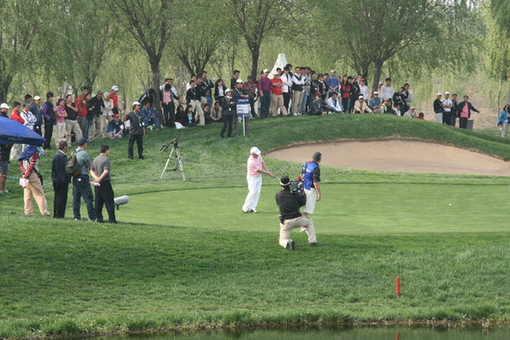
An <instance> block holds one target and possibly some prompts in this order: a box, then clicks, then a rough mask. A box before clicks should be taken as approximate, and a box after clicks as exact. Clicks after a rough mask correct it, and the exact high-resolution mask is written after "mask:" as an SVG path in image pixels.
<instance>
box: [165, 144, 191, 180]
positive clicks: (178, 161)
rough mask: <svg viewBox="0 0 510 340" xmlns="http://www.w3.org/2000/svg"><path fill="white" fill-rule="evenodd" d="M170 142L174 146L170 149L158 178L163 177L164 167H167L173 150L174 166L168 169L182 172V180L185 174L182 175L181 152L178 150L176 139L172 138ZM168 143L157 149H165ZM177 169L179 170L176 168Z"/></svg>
mask: <svg viewBox="0 0 510 340" xmlns="http://www.w3.org/2000/svg"><path fill="white" fill-rule="evenodd" d="M172 144H173V145H174V147H173V148H172V150H171V151H170V154H169V155H168V159H167V160H166V164H165V168H164V169H163V172H162V173H161V176H160V177H159V179H162V178H163V175H164V174H165V171H166V169H167V168H168V163H170V159H172V155H173V153H174V151H175V168H173V169H170V171H180V172H181V173H182V180H183V181H186V176H185V175H184V167H183V165H182V158H181V152H180V151H179V142H178V141H177V139H174V140H172ZM169 146H170V144H163V145H162V146H161V148H160V149H159V151H166V150H167V149H168V147H169ZM177 169H179V170H177Z"/></svg>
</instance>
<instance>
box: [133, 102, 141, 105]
mask: <svg viewBox="0 0 510 340" xmlns="http://www.w3.org/2000/svg"><path fill="white" fill-rule="evenodd" d="M135 105H142V104H140V102H133V104H132V105H131V106H135Z"/></svg>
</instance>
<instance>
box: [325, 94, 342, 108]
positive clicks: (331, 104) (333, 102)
mask: <svg viewBox="0 0 510 340" xmlns="http://www.w3.org/2000/svg"><path fill="white" fill-rule="evenodd" d="M327 104H328V110H329V111H331V112H336V113H343V111H344V110H343V109H342V105H341V104H340V101H339V100H338V93H336V92H333V94H332V95H331V97H329V99H328V101H327Z"/></svg>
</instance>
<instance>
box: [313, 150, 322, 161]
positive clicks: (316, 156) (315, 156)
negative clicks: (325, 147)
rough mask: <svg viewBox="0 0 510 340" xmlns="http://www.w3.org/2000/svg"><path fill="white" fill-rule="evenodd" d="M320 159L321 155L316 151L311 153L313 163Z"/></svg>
mask: <svg viewBox="0 0 510 340" xmlns="http://www.w3.org/2000/svg"><path fill="white" fill-rule="evenodd" d="M321 158H322V154H321V153H320V152H318V151H317V152H314V153H313V156H312V159H313V160H314V161H316V160H319V159H321Z"/></svg>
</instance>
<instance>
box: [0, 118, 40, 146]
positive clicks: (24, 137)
mask: <svg viewBox="0 0 510 340" xmlns="http://www.w3.org/2000/svg"><path fill="white" fill-rule="evenodd" d="M44 141H46V139H45V138H43V137H41V136H40V135H39V134H38V133H37V132H34V131H32V130H30V129H29V128H27V127H26V126H25V125H23V124H21V123H20V122H17V121H15V120H12V119H9V118H6V117H0V144H30V145H41V144H42V143H43V142H44Z"/></svg>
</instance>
